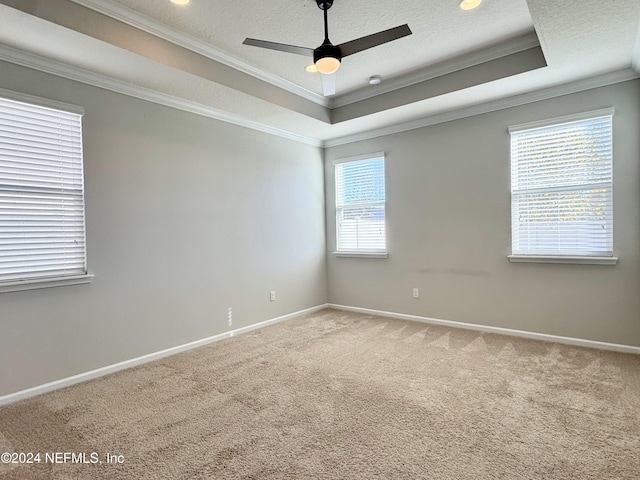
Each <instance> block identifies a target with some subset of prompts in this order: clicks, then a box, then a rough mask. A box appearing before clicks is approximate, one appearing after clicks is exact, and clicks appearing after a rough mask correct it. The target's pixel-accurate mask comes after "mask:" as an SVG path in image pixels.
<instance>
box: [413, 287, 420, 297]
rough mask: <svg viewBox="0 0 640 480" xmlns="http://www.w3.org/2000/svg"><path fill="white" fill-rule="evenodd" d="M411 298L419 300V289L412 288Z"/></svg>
mask: <svg viewBox="0 0 640 480" xmlns="http://www.w3.org/2000/svg"><path fill="white" fill-rule="evenodd" d="M413 298H420V289H419V288H414V289H413Z"/></svg>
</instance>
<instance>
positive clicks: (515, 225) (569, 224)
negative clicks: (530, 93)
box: [509, 109, 616, 263]
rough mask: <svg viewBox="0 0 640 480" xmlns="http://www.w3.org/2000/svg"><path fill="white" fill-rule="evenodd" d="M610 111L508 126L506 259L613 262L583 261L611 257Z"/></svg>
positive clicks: (603, 260) (611, 111) (604, 260)
mask: <svg viewBox="0 0 640 480" xmlns="http://www.w3.org/2000/svg"><path fill="white" fill-rule="evenodd" d="M612 117H613V109H607V110H600V111H598V112H590V113H587V114H582V115H578V116H571V117H563V118H561V119H556V120H554V121H549V122H542V123H536V124H527V125H520V126H515V127H511V128H510V129H509V132H510V133H511V235H512V255H511V256H510V259H512V261H526V259H523V258H519V257H522V256H531V257H533V258H534V259H535V257H540V258H542V257H549V258H548V259H549V260H551V261H553V257H556V259H557V260H558V261H562V260H561V259H562V258H563V257H564V258H565V260H567V261H569V262H573V261H575V262H576V263H582V262H581V260H584V262H585V263H615V261H612V262H607V261H606V259H601V260H602V261H592V262H589V257H591V258H592V259H595V258H597V257H611V259H613V208H612V200H613V199H612V186H613V183H612V163H613V162H612ZM529 260H531V258H530V259H529ZM614 260H616V259H614Z"/></svg>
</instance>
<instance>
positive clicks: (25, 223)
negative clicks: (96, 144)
mask: <svg viewBox="0 0 640 480" xmlns="http://www.w3.org/2000/svg"><path fill="white" fill-rule="evenodd" d="M86 271H87V269H86V250H85V219H84V181H83V165H82V117H81V115H79V114H76V113H70V112H65V111H60V110H55V109H51V108H46V107H41V106H39V105H31V104H27V103H23V102H16V101H13V100H9V99H3V98H0V282H11V281H20V280H30V279H38V278H46V277H60V276H66V275H78V274H83V273H86Z"/></svg>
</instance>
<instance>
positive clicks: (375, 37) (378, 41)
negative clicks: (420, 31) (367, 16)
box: [337, 24, 411, 57]
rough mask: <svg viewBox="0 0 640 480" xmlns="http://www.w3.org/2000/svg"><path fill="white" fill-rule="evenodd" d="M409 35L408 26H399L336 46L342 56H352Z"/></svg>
mask: <svg viewBox="0 0 640 480" xmlns="http://www.w3.org/2000/svg"><path fill="white" fill-rule="evenodd" d="M407 35H411V30H410V29H409V25H407V24H405V25H400V26H399V27H395V28H390V29H389V30H384V31H382V32H378V33H374V34H372V35H367V36H366V37H360V38H357V39H355V40H351V41H349V42H345V43H341V44H340V45H337V46H338V47H339V48H340V51H341V52H342V56H343V57H346V56H347V55H353V54H354V53H358V52H361V51H363V50H367V49H368V48H372V47H377V46H378V45H382V44H383V43H387V42H391V41H393V40H397V39H399V38H402V37H406V36H407Z"/></svg>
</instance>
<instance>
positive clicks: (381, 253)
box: [333, 152, 389, 258]
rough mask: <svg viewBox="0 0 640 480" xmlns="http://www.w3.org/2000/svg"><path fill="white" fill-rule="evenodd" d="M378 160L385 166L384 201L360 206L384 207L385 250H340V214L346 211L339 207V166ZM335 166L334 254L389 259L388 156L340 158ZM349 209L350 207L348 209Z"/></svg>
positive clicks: (378, 154)
mask: <svg viewBox="0 0 640 480" xmlns="http://www.w3.org/2000/svg"><path fill="white" fill-rule="evenodd" d="M377 159H382V165H383V170H382V171H383V173H382V181H383V190H384V199H383V201H377V202H368V203H363V204H359V207H363V206H364V207H366V206H378V207H379V206H382V207H383V212H384V218H383V221H384V248H381V249H365V248H362V249H348V250H347V249H339V245H340V243H341V242H340V239H339V235H340V225H339V218H340V212H341V211H343V210H344V208H345V207H344V206H339V201H338V194H339V189H338V166H339V165H344V164H346V163H354V162H364V161H367V160H377ZM333 165H334V189H335V192H334V206H335V229H336V232H335V242H336V244H335V251H334V252H333V255H334V256H336V257H356V258H357V257H361V258H388V256H389V253H388V243H387V213H386V202H387V199H386V155H385V152H374V153H369V154H365V155H357V156H353V157H346V158H340V159H337V160H335V161H334V162H333ZM347 208H348V207H347Z"/></svg>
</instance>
